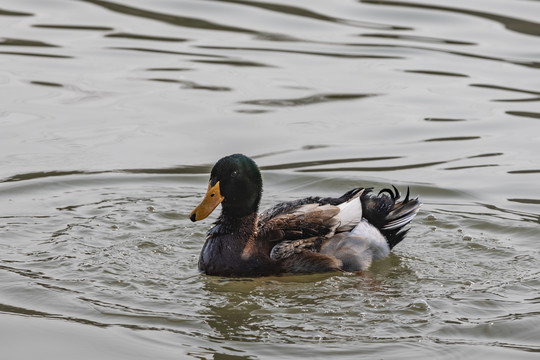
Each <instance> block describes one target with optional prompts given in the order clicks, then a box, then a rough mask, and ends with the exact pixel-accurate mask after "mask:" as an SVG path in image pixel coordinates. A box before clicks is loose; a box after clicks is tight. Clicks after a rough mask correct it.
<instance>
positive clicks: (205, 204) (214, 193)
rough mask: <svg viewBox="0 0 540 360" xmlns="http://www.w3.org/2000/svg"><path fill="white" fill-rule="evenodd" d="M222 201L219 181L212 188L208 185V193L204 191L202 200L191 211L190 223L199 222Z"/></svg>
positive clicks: (210, 184)
mask: <svg viewBox="0 0 540 360" xmlns="http://www.w3.org/2000/svg"><path fill="white" fill-rule="evenodd" d="M224 199H225V198H224V197H223V196H221V193H220V190H219V181H218V182H216V184H215V185H214V186H212V183H211V182H210V183H208V191H206V195H205V196H204V199H203V200H202V201H201V203H200V204H199V205H198V206H197V207H196V208H195V209H193V211H192V212H191V215H189V218H190V219H191V221H199V220H202V219H204V218H206V217H207V216H208V215H210V214H211V213H212V211H214V209H215V208H216V207H217V206H218V205H219V204H221V202H222V201H223V200H224Z"/></svg>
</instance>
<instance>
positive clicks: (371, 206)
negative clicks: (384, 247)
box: [361, 186, 422, 249]
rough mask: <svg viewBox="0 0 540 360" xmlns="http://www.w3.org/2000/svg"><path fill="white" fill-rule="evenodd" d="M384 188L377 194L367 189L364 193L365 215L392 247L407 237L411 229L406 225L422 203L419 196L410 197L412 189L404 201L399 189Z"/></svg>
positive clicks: (363, 206)
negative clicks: (406, 227) (370, 192)
mask: <svg viewBox="0 0 540 360" xmlns="http://www.w3.org/2000/svg"><path fill="white" fill-rule="evenodd" d="M392 187H393V189H394V191H392V190H391V189H388V188H387V189H382V190H381V191H380V192H379V194H378V195H377V196H374V195H373V194H369V191H365V192H364V193H363V194H362V197H361V199H362V211H363V217H364V218H366V219H367V220H368V221H369V222H370V223H371V224H373V225H374V226H375V227H377V228H378V229H379V230H380V232H381V233H382V234H383V235H384V237H386V240H387V242H388V245H389V246H390V249H392V248H393V247H394V246H396V245H397V244H398V243H399V242H400V241H402V240H403V239H404V238H405V235H406V234H407V232H408V231H409V230H408V229H404V227H405V226H406V225H407V224H408V223H409V222H411V220H412V219H413V218H414V217H415V216H416V213H417V212H418V210H419V209H420V206H421V205H422V203H421V202H420V200H418V198H415V199H410V189H409V188H407V194H406V195H405V199H404V200H403V201H398V200H399V199H400V197H401V194H400V193H399V191H398V189H396V187H395V186H392Z"/></svg>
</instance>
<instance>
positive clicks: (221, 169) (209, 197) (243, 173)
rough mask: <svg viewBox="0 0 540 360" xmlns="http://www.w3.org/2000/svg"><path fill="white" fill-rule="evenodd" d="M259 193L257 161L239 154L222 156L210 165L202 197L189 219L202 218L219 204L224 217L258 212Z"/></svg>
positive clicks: (260, 180) (259, 175) (260, 193)
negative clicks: (211, 166)
mask: <svg viewBox="0 0 540 360" xmlns="http://www.w3.org/2000/svg"><path fill="white" fill-rule="evenodd" d="M261 195H262V178H261V172H260V171H259V168H258V167H257V164H255V162H254V161H253V160H251V159H250V158H249V157H247V156H245V155H242V154H234V155H229V156H226V157H224V158H222V159H220V160H219V161H218V162H217V163H216V164H215V165H214V167H213V168H212V172H211V173H210V182H209V183H208V191H207V193H206V196H205V198H204V199H203V201H202V202H201V204H200V205H199V206H197V207H196V208H195V209H194V210H193V212H192V213H191V215H190V219H191V220H192V221H197V220H201V219H204V218H205V217H207V216H208V215H210V213H211V212H212V211H213V210H214V209H215V208H216V207H217V206H218V205H219V204H220V203H221V205H222V207H223V214H224V215H226V216H232V217H243V216H246V215H249V214H251V213H254V212H257V211H258V209H259V202H260V201H261Z"/></svg>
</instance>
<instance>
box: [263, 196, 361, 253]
mask: <svg viewBox="0 0 540 360" xmlns="http://www.w3.org/2000/svg"><path fill="white" fill-rule="evenodd" d="M362 190H363V189H361V188H359V189H353V190H351V191H349V192H347V193H346V194H344V195H343V196H341V197H339V198H317V197H311V198H305V199H301V200H296V201H292V202H286V203H281V204H278V205H276V206H275V207H273V208H272V209H269V210H267V211H266V212H264V213H263V214H261V216H260V218H259V224H258V237H260V238H259V240H263V241H264V242H270V243H272V244H273V246H272V251H271V253H270V257H271V258H272V259H274V260H281V259H284V258H287V257H289V256H291V255H292V254H299V253H301V252H303V251H305V250H311V251H314V252H318V251H319V250H320V248H321V245H322V242H323V241H324V240H325V239H327V238H329V237H331V236H333V235H334V234H335V233H336V232H342V231H350V230H351V229H352V228H354V227H355V226H356V225H357V224H358V223H359V222H360V221H361V219H362V204H361V203H360V200H359V197H360V195H361V194H362ZM334 204H335V205H334Z"/></svg>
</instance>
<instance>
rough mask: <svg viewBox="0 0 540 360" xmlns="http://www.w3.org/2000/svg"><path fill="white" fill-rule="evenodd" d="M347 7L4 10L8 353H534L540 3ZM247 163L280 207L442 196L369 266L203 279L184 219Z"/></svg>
mask: <svg viewBox="0 0 540 360" xmlns="http://www.w3.org/2000/svg"><path fill="white" fill-rule="evenodd" d="M329 4H330V3H325V2H320V3H316V2H312V1H299V2H295V3H294V4H291V3H286V2H279V1H273V0H272V1H250V0H226V1H225V0H223V1H217V0H207V1H192V0H186V1H182V2H167V1H161V0H158V1H154V2H151V3H150V2H144V1H138V0H137V1H132V2H126V1H118V0H117V1H102V0H82V1H73V2H69V4H68V3H65V2H61V1H57V0H46V1H45V2H44V1H35V0H30V1H26V2H20V1H15V0H6V1H4V2H3V4H2V5H1V6H0V20H1V21H0V29H2V35H1V36H2V37H1V38H0V65H1V67H0V68H1V70H0V88H1V89H2V90H3V91H2V96H1V97H0V105H1V106H0V124H1V126H2V131H1V132H0V150H1V151H0V153H1V154H2V155H1V156H0V203H2V204H3V206H2V207H1V208H0V253H1V256H0V279H1V281H0V283H1V284H2V285H0V316H2V321H0V324H2V325H0V330H2V332H3V333H6V334H8V333H9V334H10V335H11V337H10V338H9V339H10V341H9V344H10V346H9V347H8V348H7V350H5V351H4V353H6V352H7V354H9V355H11V354H15V353H17V354H20V353H21V351H23V352H24V350H25V349H24V348H25V347H26V346H23V345H21V344H23V341H26V339H28V338H34V339H43V344H52V345H54V346H52V345H51V346H48V347H47V346H46V345H43V346H42V345H40V343H36V349H38V350H36V352H35V354H31V355H30V354H29V357H35V355H36V354H45V353H47V354H50V351H51V348H54V349H55V350H54V354H52V356H56V357H63V358H67V357H68V356H69V354H71V353H72V352H74V351H78V349H80V347H78V346H77V344H78V341H79V340H77V339H88V340H91V339H94V340H95V341H96V346H92V347H89V346H88V344H87V345H86V347H84V346H83V348H84V349H86V350H85V354H86V356H87V357H88V358H96V357H103V356H105V357H107V356H108V355H109V354H112V355H110V357H111V358H116V359H117V358H130V359H133V358H138V357H140V358H148V357H149V356H152V357H155V358H160V359H168V358H171V359H172V358H174V359H177V358H183V357H187V358H193V359H260V358H269V359H274V358H277V357H286V358H304V357H306V356H311V357H320V358H351V359H352V358H354V359H356V358H358V356H359V354H362V355H363V356H365V357H369V358H381V357H384V358H404V357H411V358H412V357H419V356H420V357H428V356H433V357H437V358H440V357H441V356H442V357H443V358H461V357H477V358H486V357H489V358H501V359H503V358H504V359H506V358H510V357H516V356H518V357H520V358H529V357H530V358H535V357H537V353H538V352H539V351H540V343H539V341H538V339H539V338H540V336H539V335H540V334H539V332H538V331H537V330H536V329H538V328H539V326H538V324H539V321H540V320H539V319H540V318H539V312H538V311H537V310H536V306H537V305H538V303H539V300H538V292H539V291H540V282H539V280H538V278H539V275H540V273H539V272H538V270H537V269H538V268H539V266H540V263H539V260H538V259H539V256H538V255H539V254H538V246H537V233H538V224H539V223H540V215H539V214H540V207H539V205H540V197H539V196H538V195H537V194H538V191H537V187H536V184H537V182H538V181H537V180H538V173H539V172H540V170H539V169H540V164H539V163H538V156H537V148H538V141H539V138H538V136H537V134H538V133H539V123H538V119H539V118H540V112H539V111H538V100H539V99H540V88H539V87H538V81H537V79H538V69H539V61H538V58H539V53H538V50H537V49H539V38H538V36H539V35H540V23H539V22H538V19H537V18H536V17H535V16H534V14H537V13H538V10H539V9H538V3H537V2H532V1H528V2H516V1H510V0H497V1H495V2H492V3H490V6H489V8H486V5H485V4H484V3H482V2H479V1H473V2H470V1H468V2H465V1H461V0H460V1H458V2H455V3H452V4H444V5H441V4H433V3H429V2H406V1H399V2H398V1H378V0H377V1H372V0H364V1H359V2H356V1H352V2H351V1H346V0H338V1H334V2H332V3H331V5H329ZM234 152H244V153H246V154H247V155H250V156H252V157H253V158H254V159H256V161H257V163H258V164H259V165H260V167H261V169H262V172H263V177H264V185H265V186H264V189H265V190H264V195H263V203H262V205H261V209H264V208H266V207H267V206H271V205H272V204H275V203H276V202H279V201H286V200H291V199H294V198H298V197H303V196H310V195H322V196H332V195H336V194H341V193H343V192H344V191H345V190H347V189H349V188H351V187H354V186H369V187H374V188H376V189H380V188H383V187H387V186H389V185H392V184H393V185H396V186H398V187H400V188H401V187H402V186H403V187H407V186H409V187H410V188H411V193H413V194H418V195H419V196H420V197H421V199H422V201H423V202H424V204H425V205H424V206H423V208H422V211H421V213H420V214H419V215H418V217H417V219H415V221H414V223H413V224H412V227H411V230H410V233H409V236H408V239H407V240H406V241H405V242H403V243H402V244H400V246H399V247H397V248H396V249H395V251H394V252H393V254H392V255H391V256H390V257H389V258H387V259H385V260H383V261H381V262H379V263H376V264H374V266H373V267H372V268H371V269H370V270H369V271H367V272H365V273H364V274H361V275H339V276H338V275H335V274H330V275H328V274H326V275H307V276H294V277H277V278H263V279H220V278H211V277H206V276H201V275H200V274H198V272H197V260H198V255H199V251H200V249H201V246H202V244H203V241H204V237H205V231H206V230H207V229H208V228H209V227H210V221H207V222H205V223H203V224H197V225H194V224H192V223H191V222H190V221H189V220H188V218H187V216H188V214H189V213H190V211H191V210H192V208H193V206H194V205H195V204H196V203H197V201H198V199H199V198H200V196H201V192H202V191H203V190H204V183H205V182H206V181H207V179H208V173H209V171H210V168H211V166H212V164H213V163H214V162H215V161H216V160H217V159H219V158H221V157H222V156H223V155H225V154H229V153H234ZM96 331H97V332H96ZM59 339H62V342H59ZM64 339H67V340H68V341H64ZM56 344H58V345H56ZM40 346H41V347H40ZM47 351H49V352H47ZM78 353H79V354H78V355H77V356H83V358H84V355H80V351H78ZM147 354H149V356H147ZM9 355H7V356H9ZM70 358H72V356H70Z"/></svg>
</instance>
